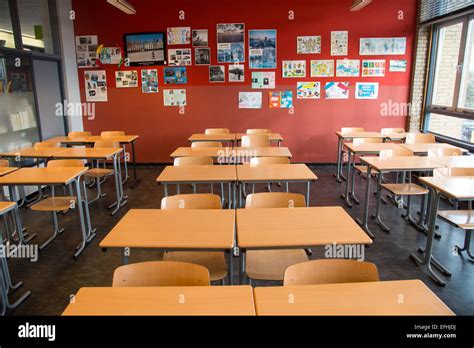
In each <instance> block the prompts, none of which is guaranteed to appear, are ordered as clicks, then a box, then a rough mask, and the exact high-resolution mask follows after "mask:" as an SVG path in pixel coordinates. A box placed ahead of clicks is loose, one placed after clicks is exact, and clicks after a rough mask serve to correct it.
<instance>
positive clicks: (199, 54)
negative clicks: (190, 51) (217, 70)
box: [194, 48, 211, 65]
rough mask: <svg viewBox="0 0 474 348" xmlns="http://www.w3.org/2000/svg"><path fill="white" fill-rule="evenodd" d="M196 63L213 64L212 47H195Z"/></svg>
mask: <svg viewBox="0 0 474 348" xmlns="http://www.w3.org/2000/svg"><path fill="white" fill-rule="evenodd" d="M194 63H195V64H196V65H210V64H211V49H210V48H195V49H194Z"/></svg>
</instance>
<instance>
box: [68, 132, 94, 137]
mask: <svg viewBox="0 0 474 348" xmlns="http://www.w3.org/2000/svg"><path fill="white" fill-rule="evenodd" d="M91 135H92V133H91V132H69V133H68V135H67V136H68V138H77V137H90V136H91Z"/></svg>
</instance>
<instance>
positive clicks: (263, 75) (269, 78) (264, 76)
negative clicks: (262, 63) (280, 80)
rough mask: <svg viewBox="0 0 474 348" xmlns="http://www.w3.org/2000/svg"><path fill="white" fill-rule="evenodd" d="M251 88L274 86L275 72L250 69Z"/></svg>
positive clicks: (269, 87) (271, 87)
mask: <svg viewBox="0 0 474 348" xmlns="http://www.w3.org/2000/svg"><path fill="white" fill-rule="evenodd" d="M252 88H254V89H266V88H268V89H273V88H275V72H273V71H252Z"/></svg>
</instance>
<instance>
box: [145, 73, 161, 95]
mask: <svg viewBox="0 0 474 348" xmlns="http://www.w3.org/2000/svg"><path fill="white" fill-rule="evenodd" d="M142 93H158V70H156V69H143V70H142Z"/></svg>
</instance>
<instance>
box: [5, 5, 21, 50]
mask: <svg viewBox="0 0 474 348" xmlns="http://www.w3.org/2000/svg"><path fill="white" fill-rule="evenodd" d="M8 7H9V8H10V20H11V22H12V31H13V39H14V40H15V48H16V49H18V50H22V49H23V39H22V37H21V24H20V14H19V12H18V4H17V0H8Z"/></svg>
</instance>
